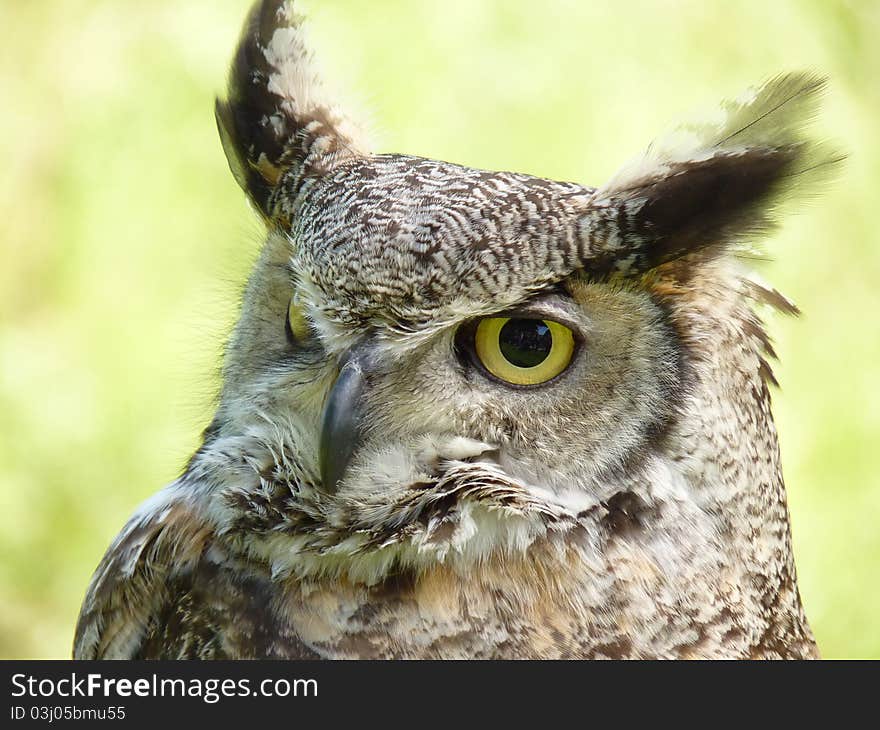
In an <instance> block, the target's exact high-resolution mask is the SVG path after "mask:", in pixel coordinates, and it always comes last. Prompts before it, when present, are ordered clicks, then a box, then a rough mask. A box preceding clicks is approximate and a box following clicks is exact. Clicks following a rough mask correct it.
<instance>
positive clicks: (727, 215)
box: [580, 73, 843, 274]
mask: <svg viewBox="0 0 880 730" xmlns="http://www.w3.org/2000/svg"><path fill="white" fill-rule="evenodd" d="M824 87H825V80H824V79H822V78H819V77H816V76H813V75H811V74H808V73H791V74H784V75H781V76H778V77H776V78H774V79H771V80H770V81H768V82H767V83H765V84H764V85H763V86H761V87H760V88H758V89H756V90H753V91H751V92H750V93H749V94H748V95H747V97H746V98H744V99H739V100H736V101H730V102H726V103H725V104H724V105H723V107H722V109H723V112H724V118H723V120H722V121H721V122H720V123H718V124H714V125H713V124H704V125H700V126H696V125H692V126H689V127H684V128H682V129H681V130H680V131H679V132H678V133H677V134H675V135H673V136H671V137H670V138H668V139H666V140H663V141H661V142H659V143H655V144H653V145H651V147H650V148H649V149H648V152H647V154H646V155H645V156H644V157H642V158H641V159H639V160H637V161H636V162H634V163H632V164H630V165H628V166H626V167H624V168H623V169H622V170H621V171H620V172H618V173H617V175H615V176H614V178H613V179H612V180H611V181H610V182H608V184H607V185H605V186H604V187H602V188H601V189H600V190H598V191H597V192H596V194H595V195H594V196H593V198H592V199H591V202H590V206H589V210H588V212H587V213H586V214H585V216H584V217H583V219H582V220H581V222H580V235H581V238H582V241H583V242H584V244H585V246H586V248H587V249H588V250H589V251H590V252H591V253H592V255H593V256H595V257H596V260H597V261H599V262H602V266H600V268H605V269H608V270H610V271H614V272H619V273H622V274H639V273H642V272H644V271H647V270H649V269H651V268H654V267H655V266H658V265H660V264H662V263H664V262H666V261H670V260H672V259H675V258H678V257H680V256H683V255H685V254H688V253H691V252H693V251H698V250H702V249H706V248H709V247H717V248H719V250H724V248H725V247H726V246H727V245H728V244H730V243H731V242H733V241H742V240H745V239H747V238H749V237H754V236H755V235H757V234H761V233H765V232H766V231H767V230H768V229H770V228H771V227H772V226H773V224H774V223H775V218H774V213H775V210H776V208H777V206H778V205H779V203H780V202H782V201H783V200H784V199H786V198H787V197H788V196H789V195H790V194H801V195H802V194H804V193H806V194H809V193H810V191H811V190H815V188H816V186H817V184H819V183H821V182H823V181H825V180H827V179H829V178H830V177H831V176H832V175H833V174H834V173H835V171H836V169H837V167H838V165H839V163H840V162H842V160H843V155H841V154H839V153H837V152H835V151H834V150H832V149H829V148H828V147H826V146H825V145H823V144H820V143H816V142H813V141H810V140H809V139H808V138H807V136H806V134H805V131H804V128H805V126H806V124H807V122H809V121H810V119H811V118H812V116H813V115H814V114H815V112H816V109H817V107H818V102H819V100H820V98H821V93H822V91H823V89H824Z"/></svg>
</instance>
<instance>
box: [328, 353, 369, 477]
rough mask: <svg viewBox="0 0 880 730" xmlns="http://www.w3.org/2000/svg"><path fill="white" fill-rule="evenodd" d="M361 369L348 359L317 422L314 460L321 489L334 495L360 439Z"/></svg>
mask: <svg viewBox="0 0 880 730" xmlns="http://www.w3.org/2000/svg"><path fill="white" fill-rule="evenodd" d="M365 382H366V380H365V377H364V370H363V367H362V364H361V362H360V360H359V359H358V358H350V359H349V360H348V361H347V362H346V363H345V365H344V366H343V367H342V370H341V371H340V372H339V377H338V378H337V379H336V382H335V383H334V384H333V387H332V388H331V389H330V394H329V395H328V396H327V402H326V404H325V405H324V418H323V421H322V423H321V446H320V449H319V451H318V459H319V462H320V468H321V481H322V482H323V483H324V490H325V491H327V492H329V493H331V494H332V493H334V492H335V491H336V490H337V488H338V487H339V482H340V481H341V480H342V477H343V476H344V475H345V470H346V468H347V467H348V462H349V461H351V457H352V455H353V454H354V452H355V450H356V449H357V447H358V445H359V444H360V440H361V428H360V425H361V396H362V394H363V390H364V385H365Z"/></svg>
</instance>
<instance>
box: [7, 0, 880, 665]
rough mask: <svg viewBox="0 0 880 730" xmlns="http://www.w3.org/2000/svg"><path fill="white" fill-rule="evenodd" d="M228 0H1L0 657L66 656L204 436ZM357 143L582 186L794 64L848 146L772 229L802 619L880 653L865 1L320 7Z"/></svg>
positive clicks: (878, 355) (230, 23)
mask: <svg viewBox="0 0 880 730" xmlns="http://www.w3.org/2000/svg"><path fill="white" fill-rule="evenodd" d="M248 4H249V3H248V1H247V0H150V2H134V1H133V0H129V1H125V0H63V1H62V0H27V1H26V0H0V160H2V168H3V169H2V172H0V657H65V656H68V655H69V652H70V643H71V636H72V633H73V627H74V623H75V620H76V616H77V613H78V609H79V604H80V601H81V599H82V594H83V591H84V589H85V587H86V584H87V582H88V580H89V577H90V575H91V573H92V570H93V569H94V567H95V565H96V563H97V562H98V560H99V559H100V557H101V555H102V553H103V551H104V549H105V548H106V546H107V544H108V543H109V541H110V540H111V538H112V537H113V536H114V534H115V533H116V532H117V530H118V529H119V528H120V527H121V525H122V524H123V522H124V520H125V519H126V517H127V516H128V515H129V513H130V512H131V511H132V509H133V508H134V507H135V505H136V504H137V503H138V502H140V501H141V500H142V499H144V498H145V497H147V496H148V495H150V494H151V493H152V492H154V491H155V490H157V489H158V488H159V487H161V486H162V485H163V484H165V483H166V482H168V481H170V480H171V479H173V478H174V477H175V476H176V474H177V473H178V472H179V470H180V468H181V466H182V465H183V463H184V461H185V459H186V458H187V456H188V455H189V454H190V452H191V451H192V449H193V448H194V447H195V445H196V442H197V438H198V434H199V432H200V429H201V428H202V427H203V426H204V425H205V424H206V423H207V421H208V419H209V417H210V413H211V404H212V397H213V393H214V391H215V388H216V385H217V367H218V358H219V353H220V349H221V346H222V341H223V338H224V337H225V334H226V333H227V331H228V329H229V327H230V325H231V322H232V320H233V318H234V313H235V306H236V299H237V295H238V291H239V287H240V285H241V283H242V282H243V279H244V276H245V275H246V272H247V269H248V265H249V263H250V261H251V260H252V258H253V256H254V255H255V253H256V251H257V248H258V245H259V239H260V228H259V225H258V223H257V222H256V219H255V216H254V215H253V214H252V213H251V212H250V211H249V210H248V208H247V206H246V204H245V202H244V196H243V195H242V194H241V193H240V192H239V190H238V189H237V188H236V186H235V184H234V182H233V180H232V177H231V175H230V174H229V172H228V170H227V167H226V162H225V160H224V158H223V154H222V151H221V149H220V144H219V141H218V139H217V135H216V131H215V127H214V119H213V110H212V109H213V97H214V95H215V93H217V92H218V91H220V90H221V89H222V86H223V81H224V78H225V70H226V65H227V61H228V59H229V57H230V55H231V52H232V48H233V44H234V43H235V41H236V39H237V35H238V31H239V26H240V23H241V21H242V19H243V17H244V14H245V11H246V8H247V6H248ZM305 9H306V10H307V11H308V12H309V14H310V15H311V16H312V29H313V42H314V45H315V46H316V47H317V48H318V49H319V50H320V52H321V53H320V56H321V58H322V59H323V64H324V66H325V69H326V71H327V74H328V75H329V76H331V77H334V78H335V80H336V81H338V82H339V84H340V85H341V86H342V87H343V88H345V89H348V90H361V92H358V93H360V95H359V96H358V95H357V93H356V97H355V98H356V99H357V101H358V103H359V104H360V105H361V106H362V107H364V108H367V109H370V116H371V117H372V121H373V126H374V127H375V128H376V129H377V130H378V131H379V134H378V136H377V138H378V140H379V144H378V145H377V149H380V150H383V151H397V152H410V153H415V154H421V155H427V156H432V157H439V158H444V159H448V160H452V161H455V162H462V163H466V164H469V165H473V166H478V167H487V168H496V169H497V168H501V169H515V170H519V171H523V172H529V173H533V174H537V175H543V176H547V177H552V178H557V179H571V180H577V181H579V182H584V183H592V184H598V183H601V182H603V181H604V180H605V179H606V178H607V177H609V176H610V174H611V173H612V172H613V171H614V169H615V168H616V167H617V166H618V165H619V164H621V163H622V162H624V161H626V160H627V159H629V158H630V157H631V156H633V155H634V154H636V153H638V152H639V151H640V150H641V149H643V148H644V146H645V145H646V143H647V142H649V141H650V139H651V138H652V137H653V136H655V135H656V134H658V133H660V132H663V131H664V130H666V129H667V128H668V127H669V126H670V125H671V124H673V123H674V122H676V121H678V120H680V119H687V118H688V116H689V114H690V113H691V112H692V111H694V110H697V111H699V110H701V109H706V108H708V109H710V110H711V109H713V108H714V107H715V104H716V103H717V102H718V101H719V100H720V99H721V98H724V97H727V96H731V95H736V94H738V93H739V92H740V91H741V90H743V89H744V88H745V87H746V86H748V85H750V84H752V83H755V82H758V81H761V80H763V79H764V78H766V77H768V76H770V75H773V74H775V73H777V72H779V71H781V70H785V69H797V68H803V67H807V68H813V69H817V70H819V71H822V72H825V73H827V74H829V75H830V76H831V79H832V85H831V92H830V94H829V96H828V98H827V103H826V106H825V109H824V113H823V115H822V117H821V119H820V120H819V125H820V129H821V131H822V133H823V134H825V135H827V136H828V137H832V138H835V139H837V140H839V141H840V142H841V143H842V144H843V145H844V146H845V147H846V148H847V150H848V151H849V153H850V155H851V157H850V160H849V162H848V163H847V166H846V169H845V171H844V173H843V175H842V177H841V179H840V180H839V181H838V182H837V183H836V184H835V185H834V186H833V187H832V188H831V189H830V191H829V192H828V194H827V195H825V196H823V197H822V198H821V200H820V201H818V202H817V203H815V204H812V205H810V206H808V207H806V208H805V209H804V210H802V211H801V212H800V213H799V214H798V215H796V216H793V217H791V218H789V219H788V221H787V224H786V226H785V227H784V229H783V230H782V231H781V232H780V233H779V234H778V235H776V236H775V237H774V238H773V240H772V241H769V242H768V245H767V251H768V254H769V257H770V259H771V260H770V261H769V262H767V263H763V264H761V265H760V270H761V272H762V274H763V275H764V276H765V277H766V278H768V279H769V280H770V281H772V282H773V283H774V284H776V285H777V286H778V287H780V288H781V289H782V290H783V291H784V292H786V293H787V294H788V295H789V296H791V297H792V298H793V299H795V300H796V301H797V302H798V304H799V305H800V306H801V308H802V309H803V311H804V316H803V317H802V318H801V319H800V320H793V319H783V318H776V319H775V320H774V321H773V322H772V323H771V331H772V333H773V334H774V336H775V338H776V341H777V344H778V348H777V349H778V351H779V354H780V356H781V358H782V362H781V364H780V365H779V366H778V367H777V375H778V376H779V379H780V381H781V383H782V387H783V389H782V390H781V391H779V392H777V393H776V394H775V409H776V415H777V418H778V422H779V429H780V432H781V438H782V447H783V461H784V465H785V473H786V478H787V483H788V486H789V497H790V507H791V512H792V520H793V529H794V540H795V548H796V555H797V563H798V568H799V573H800V578H801V590H802V594H803V599H804V604H805V606H806V609H807V613H808V615H809V616H810V618H811V620H812V624H813V627H814V630H815V633H816V635H817V637H818V640H819V644H820V647H821V649H822V651H823V653H824V654H825V655H826V656H828V657H844V656H849V657H869V656H870V657H878V656H880V620H878V616H880V580H878V578H880V575H878V568H880V524H878V517H880V479H878V452H880V387H878V384H877V378H878V375H880V368H878V362H880V297H878V294H877V282H878V281H880V235H878V233H877V229H878V225H877V219H876V218H875V215H876V214H877V212H878V207H880V176H878V174H877V171H878V170H880V134H878V132H880V83H878V78H880V42H878V39H880V2H876V0H863V1H861V2H859V1H858V0H850V1H849V2H842V1H838V2H832V1H830V0H788V1H783V0H778V1H775V2H772V3H771V2H767V1H766V0H754V1H753V2H735V1H734V2H702V1H697V0H694V1H692V2H672V1H660V0H657V1H656V2H636V1H634V0H615V1H614V2H610V1H609V2H599V1H593V0H544V1H543V2H540V3H539V2H533V1H528V2H527V1H525V0H409V1H405V0H383V2H381V3H375V2H363V1H362V0H311V2H308V3H307V4H306V6H305Z"/></svg>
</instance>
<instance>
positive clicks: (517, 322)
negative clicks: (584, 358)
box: [474, 317, 574, 385]
mask: <svg viewBox="0 0 880 730" xmlns="http://www.w3.org/2000/svg"><path fill="white" fill-rule="evenodd" d="M474 349H475V350H476V353H477V357H478V358H479V359H480V362H481V363H483V367H485V368H486V370H488V371H489V372H490V373H492V375H494V376H495V377H496V378H498V379H499V380H504V381H506V382H508V383H512V384H513V385H538V384H540V383H546V382H547V381H548V380H550V379H551V378H555V377H556V376H557V375H559V374H560V373H561V372H562V371H563V370H565V368H567V367H568V364H569V363H570V362H571V357H572V355H573V354H574V336H573V335H572V333H571V330H570V329H568V327H565V326H564V325H561V324H559V322H553V321H551V320H545V319H519V318H511V317H487V318H486V319H483V320H480V323H479V324H478V325H477V330H476V332H475V334H474Z"/></svg>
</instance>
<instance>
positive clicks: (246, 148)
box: [215, 0, 366, 218]
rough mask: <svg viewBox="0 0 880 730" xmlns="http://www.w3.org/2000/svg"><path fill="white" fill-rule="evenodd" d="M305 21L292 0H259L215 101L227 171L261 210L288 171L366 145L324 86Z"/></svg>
mask: <svg viewBox="0 0 880 730" xmlns="http://www.w3.org/2000/svg"><path fill="white" fill-rule="evenodd" d="M303 25H304V24H303V18H302V17H301V16H299V15H296V14H294V12H293V2H286V1H285V0H258V2H257V3H256V4H255V5H254V6H253V8H252V9H251V12H250V13H249V15H248V18H247V20H246V21H245V24H244V29H243V31H242V36H241V40H240V41H239V45H238V48H237V49H236V52H235V55H234V56H233V60H232V67H231V69H230V73H229V90H228V96H227V99H226V101H221V100H219V99H218V100H217V103H216V105H215V116H216V118H217V127H218V130H219V132H220V139H221V141H222V143H223V150H224V152H225V153H226V158H227V160H228V161H229V167H230V169H231V170H232V174H233V175H234V176H235V179H236V181H237V182H238V184H239V185H240V186H241V187H242V189H243V190H244V191H245V192H246V193H247V195H248V197H249V198H250V199H251V200H252V201H253V203H254V204H255V205H256V206H257V208H258V209H259V210H260V212H261V213H262V214H263V215H264V216H265V217H266V218H271V217H272V216H273V205H272V193H273V192H274V191H275V190H277V189H278V186H279V184H280V182H281V179H282V177H283V176H284V175H285V174H286V173H288V172H291V173H292V174H293V175H294V177H296V178H302V177H304V176H320V175H321V174H323V173H325V172H326V171H328V170H330V169H332V168H333V167H334V166H335V165H336V164H337V163H338V162H339V161H340V160H341V159H345V158H347V157H351V156H355V155H359V154H362V153H363V151H364V150H365V149H366V144H365V142H364V140H363V133H362V132H361V130H360V129H359V128H358V127H357V126H356V125H355V124H354V122H352V121H351V119H349V117H348V116H347V115H346V114H345V113H344V112H343V111H342V110H341V109H340V108H339V107H338V106H337V105H336V103H335V102H334V100H333V99H332V97H331V96H330V95H329V94H328V92H327V90H326V89H325V87H324V83H323V81H322V79H321V75H320V73H319V72H318V70H317V67H316V64H315V59H314V57H313V55H312V53H311V51H310V50H309V47H308V44H307V42H306V37H305V30H304V27H303ZM293 187H294V188H295V187H296V185H295V184H294V186H293Z"/></svg>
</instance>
